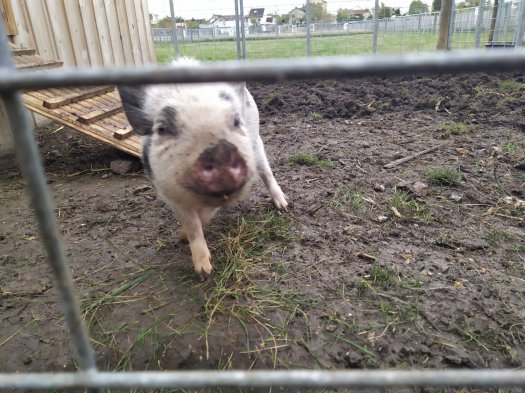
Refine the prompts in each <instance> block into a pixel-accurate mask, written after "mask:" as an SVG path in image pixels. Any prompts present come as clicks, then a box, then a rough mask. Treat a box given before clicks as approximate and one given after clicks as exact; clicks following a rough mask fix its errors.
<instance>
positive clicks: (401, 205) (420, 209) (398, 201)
mask: <svg viewBox="0 0 525 393" xmlns="http://www.w3.org/2000/svg"><path fill="white" fill-rule="evenodd" d="M390 206H391V207H394V208H396V210H397V211H398V212H399V213H400V214H401V215H402V217H403V218H404V219H406V218H409V219H413V220H418V221H421V222H423V223H429V222H431V221H438V219H437V217H435V216H434V215H433V214H432V213H431V212H430V211H429V210H428V209H427V207H426V206H425V204H424V203H423V202H419V201H418V200H416V199H412V198H411V197H410V196H409V195H408V194H407V193H405V192H402V191H399V190H396V191H395V192H394V195H393V196H392V199H391V200H390Z"/></svg>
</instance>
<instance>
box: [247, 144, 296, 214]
mask: <svg viewBox="0 0 525 393" xmlns="http://www.w3.org/2000/svg"><path fill="white" fill-rule="evenodd" d="M254 150H255V162H256V165H257V172H258V173H259V176H261V179H262V181H263V182H264V185H265V186H266V188H267V189H268V191H269V192H270V196H271V197H272V200H273V203H274V204H275V206H276V207H277V209H278V210H284V211H286V208H287V207H288V202H287V201H286V196H285V195H284V193H283V191H282V190H281V187H280V186H279V184H277V180H275V177H274V176H273V172H272V168H270V163H269V162H268V158H267V157H266V152H265V151H264V144H263V141H262V139H261V137H260V136H259V135H257V137H256V140H255V144H254Z"/></svg>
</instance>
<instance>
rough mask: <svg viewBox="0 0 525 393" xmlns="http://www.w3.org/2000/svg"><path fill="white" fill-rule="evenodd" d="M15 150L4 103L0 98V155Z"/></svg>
mask: <svg viewBox="0 0 525 393" xmlns="http://www.w3.org/2000/svg"><path fill="white" fill-rule="evenodd" d="M14 152H15V144H14V140H13V133H12V132H11V127H10V126H9V122H8V121H7V116H6V114H5V111H4V104H3V103H2V100H0V156H3V155H7V154H11V153H14Z"/></svg>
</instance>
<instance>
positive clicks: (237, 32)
mask: <svg viewBox="0 0 525 393" xmlns="http://www.w3.org/2000/svg"><path fill="white" fill-rule="evenodd" d="M233 2H234V3H235V41H236V43H237V60H240V59H241V57H242V56H241V29H240V27H239V0H233Z"/></svg>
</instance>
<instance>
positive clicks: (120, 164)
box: [110, 160, 139, 175]
mask: <svg viewBox="0 0 525 393" xmlns="http://www.w3.org/2000/svg"><path fill="white" fill-rule="evenodd" d="M110 168H111V170H112V171H113V173H116V174H117V175H127V174H128V173H130V172H133V171H136V170H137V169H138V168H139V162H138V161H137V160H114V161H111V164H110Z"/></svg>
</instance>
